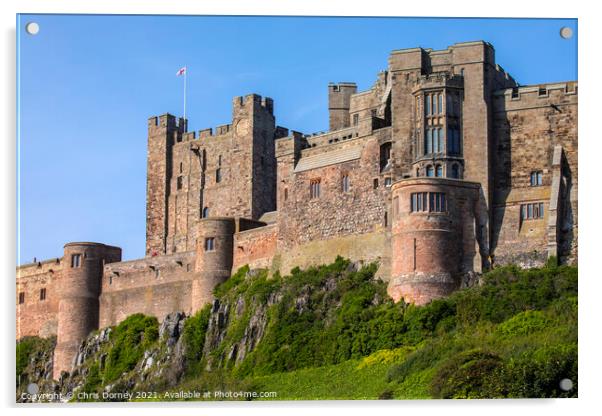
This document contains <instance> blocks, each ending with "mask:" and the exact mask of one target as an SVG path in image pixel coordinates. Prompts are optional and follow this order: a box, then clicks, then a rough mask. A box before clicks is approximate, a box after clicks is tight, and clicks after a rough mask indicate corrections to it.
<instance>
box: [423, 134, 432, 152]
mask: <svg viewBox="0 0 602 416" xmlns="http://www.w3.org/2000/svg"><path fill="white" fill-rule="evenodd" d="M431 153H433V129H426V138H425V141H424V154H425V155H430V154H431Z"/></svg>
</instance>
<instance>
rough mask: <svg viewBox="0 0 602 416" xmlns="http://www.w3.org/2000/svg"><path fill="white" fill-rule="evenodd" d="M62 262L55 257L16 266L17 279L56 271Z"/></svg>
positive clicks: (59, 258)
mask: <svg viewBox="0 0 602 416" xmlns="http://www.w3.org/2000/svg"><path fill="white" fill-rule="evenodd" d="M62 262H63V258H62V257H57V258H54V259H48V260H41V261H33V262H31V263H25V264H21V265H20V266H17V278H19V277H25V276H29V275H31V274H37V273H46V272H48V271H53V270H56V269H57V268H60V267H62Z"/></svg>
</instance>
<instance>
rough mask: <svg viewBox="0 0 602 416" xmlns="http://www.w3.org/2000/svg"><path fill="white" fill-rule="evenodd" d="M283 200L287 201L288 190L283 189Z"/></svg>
mask: <svg viewBox="0 0 602 416" xmlns="http://www.w3.org/2000/svg"><path fill="white" fill-rule="evenodd" d="M284 200H285V201H286V200H288V188H284Z"/></svg>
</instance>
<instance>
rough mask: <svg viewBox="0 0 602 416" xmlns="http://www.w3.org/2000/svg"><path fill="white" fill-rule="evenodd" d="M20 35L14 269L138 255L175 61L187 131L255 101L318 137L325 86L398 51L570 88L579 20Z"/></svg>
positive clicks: (78, 23) (123, 26) (100, 26)
mask: <svg viewBox="0 0 602 416" xmlns="http://www.w3.org/2000/svg"><path fill="white" fill-rule="evenodd" d="M30 21H35V22H37V23H39V25H40V32H39V33H38V34H37V35H36V36H31V35H27V34H26V33H25V31H24V27H25V24H26V23H27V22H30ZM563 26H569V27H571V28H572V29H573V31H574V33H575V36H574V37H573V38H572V39H570V40H565V39H562V38H561V37H560V36H559V30H560V28H561V27H563ZM17 32H18V40H17V42H18V49H17V53H18V54H19V57H18V73H17V76H18V81H19V85H18V104H19V107H18V116H19V121H18V132H19V138H18V139H19V143H18V158H19V160H18V165H17V166H18V170H19V172H18V178H19V184H18V185H19V189H18V192H19V195H18V196H19V198H18V204H19V206H18V217H19V225H18V240H19V241H18V244H19V250H18V251H17V256H18V258H17V263H18V264H23V263H28V262H30V261H32V259H33V258H34V257H37V258H38V259H45V258H51V257H57V256H61V255H62V246H63V245H64V244H65V243H66V242H69V241H98V242H103V243H106V244H113V245H117V246H120V247H122V248H123V257H124V259H135V258H139V257H143V256H144V244H145V243H144V241H145V210H146V202H145V197H146V195H145V193H146V122H147V118H148V117H150V116H153V115H158V114H162V113H165V112H170V113H172V114H177V115H181V114H182V79H181V78H178V77H176V76H175V73H176V71H177V70H178V69H179V68H180V67H181V66H184V65H186V66H187V67H188V104H187V116H188V119H189V130H200V129H203V128H206V127H215V126H216V125H219V124H225V123H228V122H230V118H231V101H232V97H234V96H237V95H245V94H248V93H252V92H255V93H258V94H261V95H263V96H269V97H272V98H273V99H274V107H275V114H276V119H277V121H276V122H277V123H278V124H279V125H282V126H285V127H289V128H291V129H295V130H299V131H303V132H314V131H321V130H327V128H328V111H327V89H326V86H327V84H328V82H331V81H334V82H337V81H354V82H357V84H358V87H359V89H360V90H364V89H367V88H370V87H371V86H372V84H373V82H374V80H375V77H376V74H377V72H378V71H380V70H383V69H385V68H386V66H387V57H388V55H389V53H390V51H391V50H393V49H402V48H410V47H416V46H422V47H424V48H433V49H444V48H446V47H447V46H448V45H451V44H453V43H456V42H463V41H470V40H477V39H483V40H486V41H488V42H491V43H492V44H493V45H494V47H495V50H496V60H497V62H498V63H499V64H500V65H502V66H503V67H504V69H505V70H506V71H508V72H509V73H510V74H512V76H513V77H514V78H515V79H516V80H517V81H518V82H520V83H521V84H523V85H527V84H537V83H543V82H555V81H566V80H575V79H577V36H576V35H577V21H576V20H574V19H564V20H560V19H457V18H454V19H436V18H432V19H431V18H320V17H305V18H301V17H197V16H94V15H20V16H18V17H17Z"/></svg>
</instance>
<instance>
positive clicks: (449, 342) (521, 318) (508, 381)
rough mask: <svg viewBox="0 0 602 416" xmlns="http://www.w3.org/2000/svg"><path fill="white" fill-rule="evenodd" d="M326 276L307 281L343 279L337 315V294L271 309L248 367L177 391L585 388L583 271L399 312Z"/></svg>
mask: <svg viewBox="0 0 602 416" xmlns="http://www.w3.org/2000/svg"><path fill="white" fill-rule="evenodd" d="M328 267H329V268H328V269H327V270H321V269H320V270H318V272H316V270H314V271H312V272H310V274H311V275H312V276H316V275H320V276H322V277H321V278H319V279H317V280H316V282H315V283H317V284H319V282H320V281H324V279H325V278H327V277H328V275H332V274H334V275H338V281H339V284H338V288H337V290H336V296H335V297H336V301H337V302H339V303H337V305H336V306H335V307H334V308H333V306H332V303H331V304H330V306H326V307H325V305H329V302H330V301H331V300H332V299H330V298H331V297H332V294H326V295H319V296H318V295H317V294H312V297H313V296H314V295H315V299H314V300H315V302H313V303H310V305H311V306H312V308H313V309H312V312H311V314H310V315H309V316H304V315H303V314H305V313H309V312H304V313H303V314H302V313H297V312H295V311H294V308H291V305H292V304H287V303H286V299H287V297H286V296H285V297H284V298H283V299H284V300H283V301H282V302H280V304H279V305H277V306H275V307H274V312H273V314H272V321H271V324H270V328H271V329H270V331H272V334H270V333H269V332H268V333H267V335H266V337H265V338H264V340H263V341H262V342H261V343H260V344H259V346H258V348H257V349H256V351H255V352H254V353H253V354H251V355H250V356H249V358H248V359H247V360H246V362H243V364H242V365H240V366H238V367H235V368H232V367H229V369H228V370H227V371H225V372H222V373H220V374H213V375H211V374H210V373H204V374H197V375H195V374H190V375H189V377H188V379H187V380H186V381H185V382H184V383H183V384H182V385H181V386H180V387H188V388H201V389H202V388H208V389H211V388H214V387H216V386H218V387H219V388H220V389H226V390H227V389H233V390H234V389H248V390H254V391H275V392H277V393H278V397H277V399H279V400H295V399H297V400H311V399H377V398H394V399H420V398H431V397H440V398H451V397H455V398H481V397H566V396H569V397H573V396H576V394H577V389H576V388H575V389H573V391H571V392H568V393H567V392H563V391H561V390H559V388H558V383H559V381H560V380H561V379H562V378H565V377H566V378H571V379H572V380H573V382H574V383H575V385H576V382H577V298H576V294H577V270H576V268H573V267H553V266H551V267H546V268H542V269H537V270H529V271H524V270H520V269H518V268H515V267H505V268H501V269H497V270H495V271H493V272H490V273H489V274H488V275H487V276H486V277H485V284H484V285H483V286H481V287H476V288H472V289H467V290H462V291H459V292H457V293H455V294H454V295H452V296H451V297H449V298H447V299H444V300H439V301H435V302H433V303H431V304H430V305H427V306H425V307H413V306H404V307H400V306H399V305H391V304H388V303H385V304H381V305H376V306H372V305H371V304H370V302H367V300H369V299H371V298H372V297H373V296H375V295H378V294H382V293H381V292H382V288H380V287H376V288H369V286H370V285H369V284H367V280H366V278H367V275H368V274H369V273H368V274H366V273H364V275H363V276H361V273H360V274H357V273H355V274H353V273H352V274H348V273H345V272H342V270H343V269H344V267H333V265H330V266H328ZM297 273H299V272H297ZM302 273H307V272H302ZM297 277H298V278H299V279H301V280H303V279H307V278H308V276H306V275H303V274H301V275H298V276H297ZM311 278H312V279H313V278H314V277H311ZM262 279H263V278H262V277H260V278H259V280H258V281H256V282H253V281H252V280H251V281H248V282H246V283H245V284H244V286H243V287H238V288H237V285H239V284H240V282H241V281H242V280H239V282H238V283H236V282H232V283H231V284H230V285H229V287H222V288H221V293H220V291H219V290H218V293H219V294H220V295H222V296H227V295H228V294H229V293H230V294H231V293H232V292H233V291H235V292H236V293H239V294H240V293H244V292H245V290H248V288H249V287H250V286H253V285H257V284H259V282H260V281H261V280H262ZM234 283H236V284H234ZM295 285H296V287H295ZM302 286H303V285H299V284H295V283H292V282H291V281H290V280H288V281H287V279H286V278H285V279H283V281H281V282H280V283H278V284H275V283H272V284H271V287H270V288H269V290H268V292H269V291H270V290H280V291H281V292H282V291H283V292H284V293H285V294H286V293H288V294H289V295H293V297H294V296H296V295H297V294H298V293H299V292H298V289H299V288H301V287H302ZM376 286H378V285H376ZM329 299H330V300H329ZM249 300H250V299H249ZM278 311H280V312H278ZM324 321H327V322H330V323H329V324H324V323H323V322H324ZM233 325H234V327H237V326H239V325H237V324H236V322H234V323H233ZM392 325H393V326H392ZM387 328H388V329H389V331H388V332H387V331H386V330H387ZM337 336H338V337H339V338H340V339H337ZM262 344H263V345H262ZM378 346H381V347H380V348H377V347H378ZM382 346H385V347H387V346H388V348H384V349H383V348H382ZM391 346H392V348H391ZM377 350H378V351H377ZM325 351H330V352H329V353H325ZM375 351H377V352H375ZM400 351H401V352H400ZM366 352H367V353H366ZM369 354H371V355H369ZM366 356H368V357H367V358H361V357H366Z"/></svg>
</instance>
